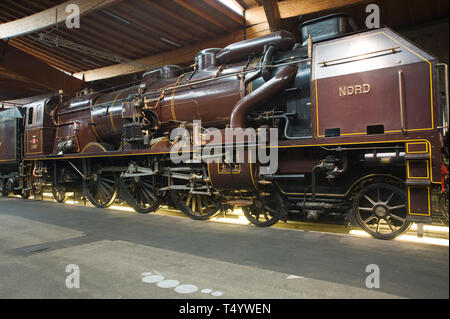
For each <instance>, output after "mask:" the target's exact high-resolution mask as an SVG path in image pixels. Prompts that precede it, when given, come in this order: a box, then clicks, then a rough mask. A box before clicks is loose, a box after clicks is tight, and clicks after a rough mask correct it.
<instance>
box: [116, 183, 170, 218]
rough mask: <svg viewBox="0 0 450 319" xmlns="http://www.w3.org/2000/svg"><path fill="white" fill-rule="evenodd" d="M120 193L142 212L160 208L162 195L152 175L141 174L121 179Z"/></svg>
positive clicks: (146, 212)
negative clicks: (155, 185) (160, 195)
mask: <svg viewBox="0 0 450 319" xmlns="http://www.w3.org/2000/svg"><path fill="white" fill-rule="evenodd" d="M120 195H121V197H122V198H123V199H124V200H125V201H126V202H127V204H128V205H129V206H131V207H133V209H134V210H135V211H136V212H138V213H141V214H148V213H152V212H154V211H156V210H158V208H159V206H160V205H161V201H162V200H161V197H159V194H157V193H156V190H155V187H154V183H153V177H152V176H139V177H132V178H126V179H122V180H121V181H120Z"/></svg>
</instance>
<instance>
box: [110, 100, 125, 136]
mask: <svg viewBox="0 0 450 319" xmlns="http://www.w3.org/2000/svg"><path fill="white" fill-rule="evenodd" d="M120 94H122V92H120V93H117V95H116V97H115V98H114V100H113V102H112V103H111V107H112V106H114V102H116V100H117V99H118V98H119V96H120ZM110 120H111V126H112V128H113V130H114V133H117V130H116V126H115V125H114V119H113V113H112V112H110Z"/></svg>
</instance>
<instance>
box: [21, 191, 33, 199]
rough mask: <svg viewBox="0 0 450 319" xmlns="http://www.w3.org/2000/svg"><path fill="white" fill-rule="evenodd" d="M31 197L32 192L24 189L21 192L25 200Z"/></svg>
mask: <svg viewBox="0 0 450 319" xmlns="http://www.w3.org/2000/svg"><path fill="white" fill-rule="evenodd" d="M30 196H31V190H24V189H22V190H21V191H20V197H22V198H23V199H28V198H30Z"/></svg>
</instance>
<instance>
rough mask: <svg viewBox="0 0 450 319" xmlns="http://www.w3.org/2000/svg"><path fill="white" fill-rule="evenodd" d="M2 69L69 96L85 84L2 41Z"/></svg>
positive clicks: (0, 54)
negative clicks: (62, 91)
mask: <svg viewBox="0 0 450 319" xmlns="http://www.w3.org/2000/svg"><path fill="white" fill-rule="evenodd" d="M0 67H2V68H3V69H4V70H6V71H8V72H9V73H10V74H16V75H17V76H20V77H22V78H26V79H28V81H29V82H30V83H33V82H34V83H39V84H40V85H41V86H43V87H46V88H48V89H49V90H54V91H58V90H64V92H66V93H67V94H68V95H75V93H76V92H78V91H80V90H81V89H82V87H83V85H84V82H83V81H81V80H79V79H77V78H74V77H72V76H70V75H67V74H65V73H64V72H62V71H59V70H57V69H55V68H52V67H51V66H49V65H48V64H46V63H45V62H43V61H41V60H39V59H38V58H36V57H34V56H32V55H29V54H27V53H25V52H23V51H21V50H19V49H17V48H15V47H13V46H11V45H8V43H6V42H4V41H1V40H0Z"/></svg>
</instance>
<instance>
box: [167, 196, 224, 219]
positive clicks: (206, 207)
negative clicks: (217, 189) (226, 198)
mask: <svg viewBox="0 0 450 319" xmlns="http://www.w3.org/2000/svg"><path fill="white" fill-rule="evenodd" d="M170 197H171V199H172V201H173V203H174V205H175V206H176V208H178V209H179V210H180V211H181V212H183V213H184V214H185V215H187V216H188V217H190V218H192V219H195V220H207V219H211V218H213V217H214V216H216V215H217V214H218V213H219V212H220V208H221V200H220V197H218V196H216V195H203V194H192V193H190V192H187V191H171V192H170Z"/></svg>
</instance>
